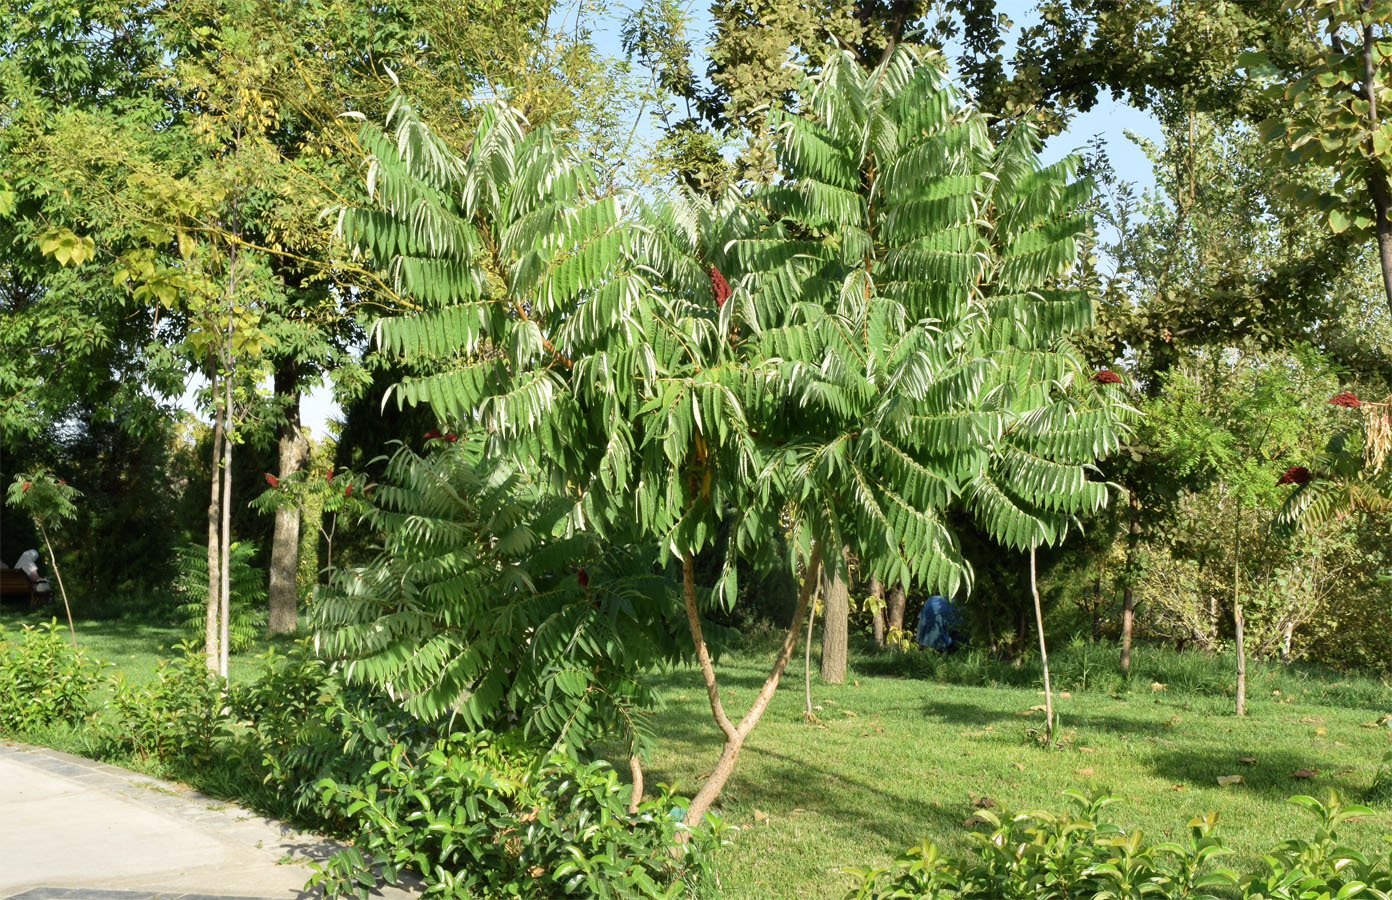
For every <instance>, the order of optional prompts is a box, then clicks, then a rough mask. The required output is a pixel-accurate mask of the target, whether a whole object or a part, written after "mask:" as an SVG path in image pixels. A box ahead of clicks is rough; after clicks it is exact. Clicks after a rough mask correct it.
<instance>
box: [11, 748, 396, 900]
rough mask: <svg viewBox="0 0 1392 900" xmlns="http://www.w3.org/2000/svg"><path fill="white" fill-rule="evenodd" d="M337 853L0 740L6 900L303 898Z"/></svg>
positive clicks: (317, 841)
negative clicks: (315, 863) (313, 870)
mask: <svg viewBox="0 0 1392 900" xmlns="http://www.w3.org/2000/svg"><path fill="white" fill-rule="evenodd" d="M339 846H340V845H339V844H336V843H335V842H333V841H330V840H328V839H326V838H323V837H320V836H318V835H313V834H304V833H300V832H296V831H295V830H294V829H293V828H291V827H290V826H289V825H286V824H284V823H283V822H277V821H275V820H272V819H266V818H263V817H261V816H259V815H257V814H255V813H253V812H250V811H249V810H246V809H243V808H241V807H238V806H234V805H232V804H229V803H226V802H224V801H221V800H216V799H214V798H212V797H208V796H206V795H204V794H200V793H198V792H197V791H194V790H192V789H191V788H188V787H185V786H183V785H179V784H173V783H170V782H166V781H160V780H158V779H155V778H149V777H146V776H144V775H139V774H136V773H135V772H131V771H128V770H126V769H120V768H117V767H116V766H110V765H107V764H105V763H99V762H92V761H91V760H86V759H82V758H80V757H76V756H71V755H69V754H66V753H59V752H58V751H56V750H48V749H44V748H39V747H31V746H28V745H26V744H17V743H12V742H0V898H17V897H19V896H21V895H22V896H23V898H24V900H148V898H153V897H155V896H156V895H158V898H159V900H176V898H181V897H182V898H186V900H201V895H216V896H220V897H238V898H266V900H296V898H300V900H303V898H308V897H311V896H314V895H313V894H311V893H309V892H307V891H305V890H304V885H305V882H306V881H307V880H308V879H309V876H310V869H309V867H308V862H309V861H310V860H323V859H326V858H327V857H328V856H329V855H330V854H332V853H333V852H334V851H335V850H337V849H338V848H339ZM383 896H384V900H409V898H411V897H413V896H414V895H413V894H410V893H408V892H406V891H398V890H392V891H390V892H386V893H384V895H383Z"/></svg>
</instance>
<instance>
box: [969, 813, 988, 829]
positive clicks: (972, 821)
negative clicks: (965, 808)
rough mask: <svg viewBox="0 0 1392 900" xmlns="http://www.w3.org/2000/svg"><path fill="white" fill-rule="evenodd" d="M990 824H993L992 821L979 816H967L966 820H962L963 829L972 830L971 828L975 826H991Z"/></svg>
mask: <svg viewBox="0 0 1392 900" xmlns="http://www.w3.org/2000/svg"><path fill="white" fill-rule="evenodd" d="M990 824H991V820H990V819H987V818H985V817H984V816H978V815H970V816H967V817H966V818H965V819H963V820H962V827H963V828H970V827H972V826H973V825H990Z"/></svg>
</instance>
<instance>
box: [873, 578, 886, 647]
mask: <svg viewBox="0 0 1392 900" xmlns="http://www.w3.org/2000/svg"><path fill="white" fill-rule="evenodd" d="M870 596H871V597H873V598H874V600H873V601H872V602H873V605H874V607H875V610H874V612H873V613H871V615H870V632H871V634H873V635H874V636H875V646H876V647H879V648H880V649H881V650H883V649H884V645H885V604H884V599H885V592H884V585H882V584H880V579H879V578H877V577H875V576H873V575H872V576H870Z"/></svg>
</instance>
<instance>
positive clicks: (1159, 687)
mask: <svg viewBox="0 0 1392 900" xmlns="http://www.w3.org/2000/svg"><path fill="white" fill-rule="evenodd" d="M1167 687H1169V685H1168V684H1163V683H1162V682H1159V681H1152V682H1151V683H1150V689H1151V691H1153V692H1157V693H1158V692H1160V691H1163V690H1164V689H1165V688H1167Z"/></svg>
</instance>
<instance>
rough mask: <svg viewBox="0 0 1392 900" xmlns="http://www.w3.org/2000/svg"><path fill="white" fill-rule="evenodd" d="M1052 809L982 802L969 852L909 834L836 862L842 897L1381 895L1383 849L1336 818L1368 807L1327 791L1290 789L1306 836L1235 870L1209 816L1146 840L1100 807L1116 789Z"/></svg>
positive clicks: (1268, 898) (1388, 868) (1388, 875)
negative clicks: (1364, 847) (1308, 825)
mask: <svg viewBox="0 0 1392 900" xmlns="http://www.w3.org/2000/svg"><path fill="white" fill-rule="evenodd" d="M1064 793H1065V795H1066V796H1067V797H1068V798H1069V800H1070V801H1071V806H1072V808H1071V809H1070V810H1067V811H1065V812H1063V813H1052V812H1048V811H1043V810H1022V811H1019V812H1017V813H1014V814H1007V813H1006V812H1004V811H1003V810H1001V811H995V810H991V809H982V810H979V811H978V812H976V813H975V814H974V815H972V816H971V818H969V819H968V820H967V823H966V824H967V825H969V826H973V827H975V828H977V829H978V830H977V831H975V832H974V833H973V834H972V838H973V840H974V843H975V845H976V852H975V854H974V855H973V856H972V857H964V858H960V859H957V858H952V857H948V856H944V855H942V854H941V853H939V851H938V848H937V847H936V846H934V845H933V844H929V843H924V844H920V845H919V846H916V847H914V848H912V849H911V850H909V851H908V852H907V853H905V854H904V855H903V856H901V857H899V859H897V860H896V861H895V862H894V863H893V864H892V865H891V867H890V868H888V869H884V868H872V867H869V866H866V867H861V868H855V869H846V870H845V872H846V874H848V875H851V876H853V877H854V878H855V879H856V880H857V882H858V885H857V886H856V887H855V888H854V889H852V890H851V891H850V892H849V893H848V894H847V895H846V897H847V900H890V898H896V900H949V898H960V900H1035V898H1040V897H1059V898H1062V897H1089V898H1094V900H1122V898H1140V897H1146V896H1154V897H1162V898H1193V900H1217V898H1223V897H1232V896H1234V895H1236V894H1240V896H1242V897H1244V898H1252V900H1256V898H1262V900H1278V898H1280V900H1287V898H1289V900H1294V898H1312V897H1335V896H1337V897H1340V898H1354V897H1367V898H1383V897H1386V896H1387V895H1388V892H1389V891H1392V855H1389V857H1387V858H1382V859H1379V858H1377V857H1368V856H1364V855H1363V854H1361V853H1359V852H1357V851H1355V850H1351V849H1349V848H1347V847H1343V846H1341V845H1340V844H1339V842H1338V838H1337V835H1336V833H1335V832H1336V829H1337V828H1338V826H1339V825H1340V824H1341V823H1342V822H1345V821H1347V820H1349V819H1351V818H1354V817H1357V816H1367V815H1371V814H1372V812H1373V811H1372V810H1371V809H1368V808H1367V807H1363V806H1352V805H1347V804H1345V803H1344V802H1343V799H1342V798H1341V797H1340V796H1339V794H1338V793H1336V792H1334V791H1330V793H1329V796H1328V798H1327V801H1326V802H1320V801H1319V800H1316V799H1315V798H1313V797H1308V796H1297V797H1292V798H1291V802H1292V803H1294V804H1296V805H1298V806H1300V807H1301V808H1303V809H1307V810H1309V811H1310V812H1311V813H1313V814H1314V815H1315V817H1316V818H1318V819H1319V826H1318V827H1317V828H1315V829H1314V831H1313V833H1312V834H1311V836H1310V837H1309V838H1296V839H1292V840H1288V841H1284V842H1283V843H1281V844H1280V845H1279V846H1277V847H1276V848H1275V849H1273V850H1272V851H1271V852H1270V853H1268V854H1267V855H1266V856H1264V857H1263V858H1262V863H1263V866H1262V868H1261V869H1259V870H1257V871H1253V872H1249V873H1245V874H1241V873H1238V872H1236V871H1233V870H1232V869H1227V868H1223V867H1222V865H1221V862H1220V860H1221V858H1222V857H1223V856H1225V855H1228V854H1230V853H1232V851H1231V850H1229V849H1227V848H1226V847H1224V846H1223V842H1222V840H1221V839H1220V838H1219V837H1218V836H1217V835H1216V833H1215V832H1216V828H1215V826H1216V825H1217V818H1218V817H1217V816H1216V815H1215V814H1214V813H1209V814H1208V815H1206V816H1197V817H1195V818H1193V819H1190V820H1189V824H1188V828H1189V834H1188V837H1187V839H1186V840H1182V841H1181V840H1174V841H1164V842H1160V843H1153V842H1148V841H1146V839H1145V837H1144V835H1142V833H1141V832H1140V831H1139V830H1129V831H1128V830H1127V829H1125V828H1122V827H1121V826H1118V825H1116V824H1114V823H1112V822H1109V821H1107V820H1106V818H1105V817H1104V816H1103V809H1104V808H1105V807H1107V806H1109V805H1110V804H1112V803H1115V802H1117V801H1119V800H1120V798H1119V797H1113V796H1108V795H1107V794H1105V793H1093V794H1084V793H1083V792H1081V791H1065V792H1064Z"/></svg>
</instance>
